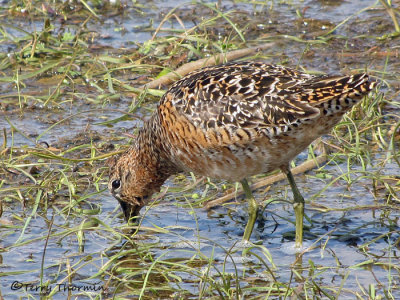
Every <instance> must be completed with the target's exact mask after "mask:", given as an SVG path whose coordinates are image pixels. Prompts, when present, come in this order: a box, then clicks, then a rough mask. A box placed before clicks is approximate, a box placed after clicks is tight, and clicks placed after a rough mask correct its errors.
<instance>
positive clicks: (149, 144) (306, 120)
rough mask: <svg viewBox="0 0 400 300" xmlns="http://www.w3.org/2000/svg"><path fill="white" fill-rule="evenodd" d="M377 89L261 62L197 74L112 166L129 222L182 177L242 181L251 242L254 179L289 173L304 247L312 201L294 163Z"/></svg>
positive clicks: (174, 90)
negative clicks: (167, 184)
mask: <svg viewBox="0 0 400 300" xmlns="http://www.w3.org/2000/svg"><path fill="white" fill-rule="evenodd" d="M373 86H374V83H373V82H370V81H368V75H366V74H356V75H349V76H313V75H309V74H305V73H302V72H299V71H297V70H293V69H290V68H286V67H283V66H275V65H269V64H264V63H257V62H234V63H229V64H224V65H219V66H213V67H206V68H203V69H200V70H197V71H195V72H192V73H190V74H188V75H187V76H185V77H183V78H181V79H180V80H178V81H177V82H175V83H174V84H173V85H172V87H171V88H170V89H169V90H168V91H167V92H166V93H165V94H164V96H163V97H162V98H161V101H160V103H159V105H158V107H157V109H156V111H155V112H154V113H153V115H152V116H151V117H150V119H149V120H148V121H146V122H145V123H144V125H143V128H141V129H140V131H139V133H138V135H137V137H136V139H135V140H134V141H133V145H132V146H131V147H130V148H129V150H128V151H127V152H126V153H124V154H122V155H121V156H119V157H115V158H114V159H112V160H111V161H110V162H109V166H110V181H109V185H108V187H109V189H110V191H111V193H112V194H113V195H114V197H115V198H117V199H118V201H119V203H120V204H121V207H122V209H123V211H124V214H125V218H126V219H127V220H129V219H130V218H131V217H133V216H137V215H138V213H139V210H140V209H141V208H142V207H143V206H144V205H146V204H147V203H148V202H149V200H150V199H151V196H152V194H153V193H154V192H158V191H159V190H160V187H161V185H162V184H163V183H164V181H165V180H166V179H167V178H168V177H169V176H171V175H173V174H176V173H178V172H194V173H195V174H199V175H204V176H208V177H212V178H218V179H225V180H229V181H232V182H239V181H240V182H241V183H242V185H243V189H244V191H245V193H246V196H247V198H248V201H249V220H248V223H247V225H246V228H245V232H244V235H243V239H244V240H248V239H249V238H250V235H251V232H252V230H253V227H254V223H255V221H256V218H257V211H258V205H257V202H256V200H255V199H254V197H253V196H252V193H251V190H250V188H249V185H248V183H247V180H246V178H247V177H249V176H252V175H255V174H259V173H264V172H270V171H272V170H275V169H281V170H282V171H283V172H284V173H285V174H286V175H287V178H288V181H289V183H290V186H291V188H292V191H293V195H294V204H293V206H294V210H295V217H296V245H297V246H300V245H301V244H302V240H303V215H304V198H303V197H302V195H301V194H300V192H299V190H298V188H297V186H296V183H295V181H294V178H293V175H292V173H291V172H290V168H289V162H290V161H291V160H292V159H293V158H294V157H295V156H296V155H298V154H299V153H300V152H301V151H303V150H304V149H305V148H306V147H307V146H308V145H309V144H310V143H311V142H312V141H314V140H315V139H316V138H318V137H320V136H321V135H323V134H326V133H328V132H329V131H330V130H331V128H332V127H333V126H334V125H335V124H337V123H338V122H339V121H340V119H341V118H342V116H343V114H344V113H345V112H346V111H348V110H349V109H350V108H351V107H352V106H353V105H354V104H355V103H357V102H358V101H359V100H360V99H361V98H362V97H363V95H365V94H367V93H368V92H369V91H370V90H371V89H372V88H373Z"/></svg>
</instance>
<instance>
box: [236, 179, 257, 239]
mask: <svg viewBox="0 0 400 300" xmlns="http://www.w3.org/2000/svg"><path fill="white" fill-rule="evenodd" d="M240 183H241V184H242V187H243V190H244V193H245V195H246V198H247V200H248V201H249V220H248V221H247V224H246V228H245V229H244V234H243V241H248V240H249V239H250V236H251V233H252V231H253V227H254V224H255V223H256V220H257V215H258V204H257V201H256V199H254V196H253V193H252V192H251V189H250V186H249V183H248V182H247V179H246V178H245V179H243V180H241V181H240Z"/></svg>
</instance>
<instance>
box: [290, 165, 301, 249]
mask: <svg viewBox="0 0 400 300" xmlns="http://www.w3.org/2000/svg"><path fill="white" fill-rule="evenodd" d="M285 172H286V176H287V179H288V181H289V184H290V187H291V188H292V192H293V197H294V202H293V208H294V214H295V216H296V240H295V241H296V242H295V246H296V247H297V248H300V247H301V246H302V245H303V219H304V198H303V196H302V195H301V194H300V191H299V189H298V188H297V185H296V182H295V181H294V178H293V174H292V172H291V171H290V169H289V168H287V170H285Z"/></svg>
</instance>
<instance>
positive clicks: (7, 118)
mask: <svg viewBox="0 0 400 300" xmlns="http://www.w3.org/2000/svg"><path fill="white" fill-rule="evenodd" d="M329 3H330V2H329ZM335 3H336V4H334V3H333V2H332V3H331V4H330V5H332V7H331V10H332V11H334V10H335V5H337V6H338V7H340V5H341V2H340V1H338V2H335ZM360 3H363V2H360ZM38 4H40V5H38ZM152 5H155V4H152V3H148V4H139V3H135V2H132V3H131V2H129V3H128V2H124V1H116V2H115V3H114V4H113V2H111V1H110V2H103V1H91V2H90V3H89V2H86V1H75V2H64V1H41V2H37V1H10V2H8V3H7V5H4V6H3V7H2V8H0V16H1V17H2V18H1V20H2V21H0V72H1V76H0V90H1V92H0V110H1V111H0V114H1V117H0V126H2V127H3V128H2V129H3V130H2V144H1V146H0V159H1V163H0V216H1V219H0V267H1V269H2V271H1V272H0V277H1V278H2V279H1V285H0V299H1V298H3V297H4V299H9V298H12V297H27V298H32V299H33V298H37V297H39V296H40V295H41V296H43V297H45V298H49V299H52V298H54V299H65V298H66V297H69V298H76V297H79V298H81V297H82V298H90V299H103V298H105V299H109V298H118V299H128V298H132V296H134V297H135V298H141V299H154V298H159V299H165V298H175V299H189V298H199V299H208V298H212V299H213V298H221V299H243V298H245V299H289V298H304V299H306V298H313V299H343V298H356V299H396V298H399V297H400V290H399V280H400V279H399V273H400V270H399V266H398V259H399V258H398V254H397V252H398V249H399V247H400V235H399V231H400V230H399V212H400V200H399V186H400V181H399V180H400V179H399V176H398V174H399V170H400V163H399V161H400V158H399V154H400V150H399V149H400V148H399V147H400V145H399V140H400V135H399V129H400V120H399V117H400V114H399V111H400V107H399V106H400V101H399V93H398V92H397V90H398V82H399V80H400V73H399V71H398V70H399V68H398V67H399V65H398V62H397V60H396V57H395V56H394V55H393V53H394V51H397V49H398V46H397V42H398V41H397V40H396V38H397V37H398V35H397V34H395V33H397V32H398V28H397V25H396V24H397V21H396V20H397V18H398V8H397V7H394V5H393V4H392V3H391V2H390V1H379V3H371V5H372V6H370V7H363V8H361V7H357V10H358V13H357V14H355V15H351V16H349V17H343V18H342V19H341V20H342V21H337V22H336V21H334V20H328V21H329V24H328V23H327V22H326V20H318V17H317V16H314V15H313V14H309V13H308V12H307V9H310V10H315V9H317V10H322V8H321V7H320V4H313V5H315V6H314V7H310V8H306V7H303V6H302V4H293V3H292V2H290V1H277V2H274V1H269V2H268V3H267V5H266V4H265V3H263V4H262V5H261V4H260V5H256V4H253V3H249V2H246V1H244V2H241V3H240V4H236V3H234V2H232V3H229V5H228V4H227V5H226V6H225V4H224V5H218V4H215V5H214V4H205V3H197V2H193V3H191V4H190V5H180V6H178V7H176V8H172V7H168V6H167V5H166V6H163V5H165V4H163V5H161V4H160V5H161V6H160V8H159V9H160V11H161V12H162V16H165V17H163V18H161V17H160V16H158V15H157V14H154V13H153V10H154V7H152ZM363 5H364V4H363ZM365 6H366V5H365ZM372 8H373V9H372ZM296 10H297V12H301V13H298V14H296ZM327 14H329V13H327ZM360 15H362V18H361V17H360V19H358V18H357V16H360ZM388 16H390V18H388ZM139 17H140V18H141V21H142V23H141V24H139V25H134V24H135V23H134V20H133V19H134V18H139ZM283 19H285V20H286V21H285V22H282V20H283ZM361 19H362V20H361ZM109 20H111V21H112V22H114V24H115V25H113V26H110V27H109V28H111V29H109V28H108V31H105V30H103V29H104V28H102V27H106V25H105V24H109V23H107V21H109ZM312 20H314V22H311V21H312ZM321 21H324V22H321ZM145 22H147V23H148V24H147V23H145ZM377 23H379V24H380V25H379V26H377V25H376V24H377ZM143 24H147V25H143ZM158 24H159V25H158ZM286 24H289V25H286ZM307 24H314V25H315V24H328V25H329V26H326V25H321V26H319V25H315V26H314V25H313V26H308V25H307ZM31 25H33V26H31ZM107 26H109V25H107ZM128 26H132V27H134V29H135V30H134V31H135V32H137V33H138V32H140V33H145V34H146V37H147V38H146V39H143V40H141V41H134V40H132V41H130V42H127V41H126V40H125V39H124V36H123V34H126V35H128V34H129V32H130V29H129V28H128ZM135 26H136V27H135ZM393 26H394V29H395V33H393ZM366 27H367V28H368V31H366V30H364V29H365V28H366ZM26 28H33V29H29V30H28V29H26ZM110 31H111V33H109V32H110ZM121 32H122V34H121V35H119V34H120V33H121ZM119 36H120V37H119ZM118 37H119V38H118ZM115 40H116V41H117V42H115ZM266 41H279V45H277V46H276V48H273V49H271V50H264V51H261V52H259V53H257V54H256V55H252V56H250V57H246V59H259V60H264V61H269V62H273V63H282V64H286V65H290V66H294V67H296V66H297V67H298V68H302V69H305V70H310V72H314V70H319V71H322V72H327V73H335V72H339V71H346V72H347V70H346V69H355V70H367V71H368V72H369V73H370V74H371V76H372V77H373V78H375V79H376V80H379V81H380V82H381V84H380V85H379V86H378V88H377V90H376V91H375V92H374V93H372V95H371V96H369V97H367V98H366V99H365V100H364V101H363V102H362V103H361V104H360V105H358V106H356V107H355V108H354V109H353V110H352V111H351V112H350V113H349V114H348V115H347V116H346V117H345V118H344V119H343V122H342V123H340V124H339V125H338V126H337V127H336V128H335V130H334V131H333V132H332V134H331V135H329V136H327V137H326V138H325V139H323V141H322V143H316V144H314V145H312V146H311V147H310V148H309V153H308V156H310V157H313V156H314V157H315V156H316V155H317V154H318V153H319V152H320V147H325V148H326V149H327V151H328V152H330V159H329V161H328V163H326V164H324V165H322V166H320V168H318V169H317V170H315V171H314V172H311V173H310V174H307V177H308V178H307V180H306V181H304V183H300V184H301V186H302V189H304V190H305V192H306V193H307V195H308V197H307V198H308V200H309V201H308V202H307V205H306V207H307V218H308V223H307V224H306V226H307V229H306V238H307V241H308V243H307V247H305V248H304V250H303V251H302V252H300V253H295V251H293V248H292V244H291V241H292V240H293V226H292V225H291V224H290V222H293V216H292V215H291V210H290V206H291V205H290V204H289V203H288V201H287V200H288V199H289V200H290V199H291V198H290V197H287V195H288V190H287V188H286V187H284V186H283V187H281V186H274V187H273V188H271V189H269V188H267V189H266V190H265V191H259V192H258V193H257V198H258V200H259V201H260V202H262V203H263V204H264V205H265V213H264V214H263V216H262V218H260V220H258V228H257V230H256V232H255V233H254V235H253V238H254V244H253V245H251V246H249V245H242V244H241V243H237V241H239V240H240V239H241V232H240V231H241V230H243V227H244V224H242V223H245V218H246V216H245V213H243V212H242V210H243V205H242V204H240V205H232V204H226V205H225V206H224V207H223V208H219V209H215V210H213V211H212V212H210V213H209V214H208V215H206V214H205V212H204V210H202V209H201V208H199V207H201V206H202V204H203V203H205V202H206V201H207V200H210V199H213V198H215V197H216V196H218V195H221V194H223V193H224V191H226V190H228V189H229V188H231V187H234V186H232V184H230V183H225V182H223V183H219V182H215V181H213V180H211V179H201V178H196V176H195V175H194V174H191V175H190V176H188V177H186V176H183V175H179V176H176V177H175V178H173V179H171V180H170V181H169V182H168V185H169V190H168V193H167V194H166V195H165V196H164V200H163V201H164V202H170V204H169V207H175V208H170V209H169V210H168V209H166V208H165V206H163V205H162V203H161V201H160V199H158V200H157V201H155V203H153V204H152V205H151V207H149V209H148V210H146V212H143V214H144V215H145V218H144V219H142V220H141V224H140V226H139V227H129V226H127V225H125V224H124V222H123V221H122V220H121V218H120V210H119V208H118V207H117V203H116V201H114V200H112V199H111V198H110V197H109V196H108V194H107V192H105V190H106V184H107V168H106V167H105V160H106V159H107V158H108V157H110V156H111V155H114V154H115V153H118V152H120V151H123V150H124V149H126V147H127V146H126V145H124V144H127V143H128V140H127V139H126V137H125V136H123V134H124V133H126V135H127V137H129V135H130V134H135V132H136V130H137V129H138V128H139V127H140V126H141V122H142V120H143V119H144V118H145V117H147V116H148V115H149V114H150V113H151V112H152V111H153V110H154V108H155V104H156V102H157V101H158V99H159V97H160V96H161V95H162V94H163V92H164V90H163V89H148V90H142V89H140V87H141V86H142V85H143V84H145V83H148V82H149V81H151V80H152V79H153V78H157V77H159V76H162V75H164V74H165V73H168V72H170V71H173V70H176V69H177V68H178V67H180V66H181V65H183V64H184V63H186V62H189V61H193V60H197V59H200V58H204V57H209V56H212V55H215V54H220V53H226V52H227V51H229V50H235V49H242V48H245V47H249V46H257V45H262V44H264V43H265V42H266ZM119 46H120V47H119ZM354 53H355V54H354ZM357 53H362V55H358V54H357ZM346 54H348V55H349V56H346ZM338 62H339V63H338ZM343 69H344V70H343ZM121 133H122V134H121ZM321 145H322V146H321ZM301 159H304V157H301V158H300V159H299V160H301ZM299 160H298V161H299ZM298 161H296V162H295V163H298ZM262 176H264V175H260V176H258V177H262ZM313 186H315V188H314V187H313ZM266 195H267V196H266ZM289 195H290V194H289ZM361 195H362V196H361ZM275 200H277V201H275ZM157 208H159V209H160V210H161V212H160V213H158V214H157V212H156V211H157ZM174 209H175V210H174ZM288 211H289V212H288ZM171 215H172V216H171ZM285 224H288V225H287V226H286V225H285ZM238 228H239V229H238ZM15 282H17V284H15ZM14 293H17V296H15V294H14Z"/></svg>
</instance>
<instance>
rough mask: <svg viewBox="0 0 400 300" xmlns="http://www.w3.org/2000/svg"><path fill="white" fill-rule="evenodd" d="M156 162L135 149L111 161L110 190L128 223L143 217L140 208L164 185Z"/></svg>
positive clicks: (109, 164)
mask: <svg viewBox="0 0 400 300" xmlns="http://www.w3.org/2000/svg"><path fill="white" fill-rule="evenodd" d="M144 154H146V153H144ZM153 161H154V160H152V159H149V158H146V155H143V154H142V153H140V152H139V151H138V150H136V149H135V148H131V149H129V150H128V151H127V152H125V153H123V154H122V155H120V156H114V157H112V158H110V159H109V160H108V161H107V165H108V166H109V170H110V171H109V182H108V189H109V190H110V192H111V194H112V195H113V196H114V197H115V198H116V199H117V200H118V202H119V203H120V205H121V208H122V210H123V212H124V215H125V219H126V221H127V222H128V221H129V220H130V219H132V218H133V217H137V216H138V215H139V211H140V209H141V208H142V207H143V206H145V205H146V204H147V203H148V202H149V201H150V199H151V196H152V195H153V193H155V192H158V191H159V190H160V187H161V185H162V184H163V182H164V181H161V180H160V179H159V178H158V171H157V165H156V164H155V163H154V162H153ZM164 180H165V179H164Z"/></svg>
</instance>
